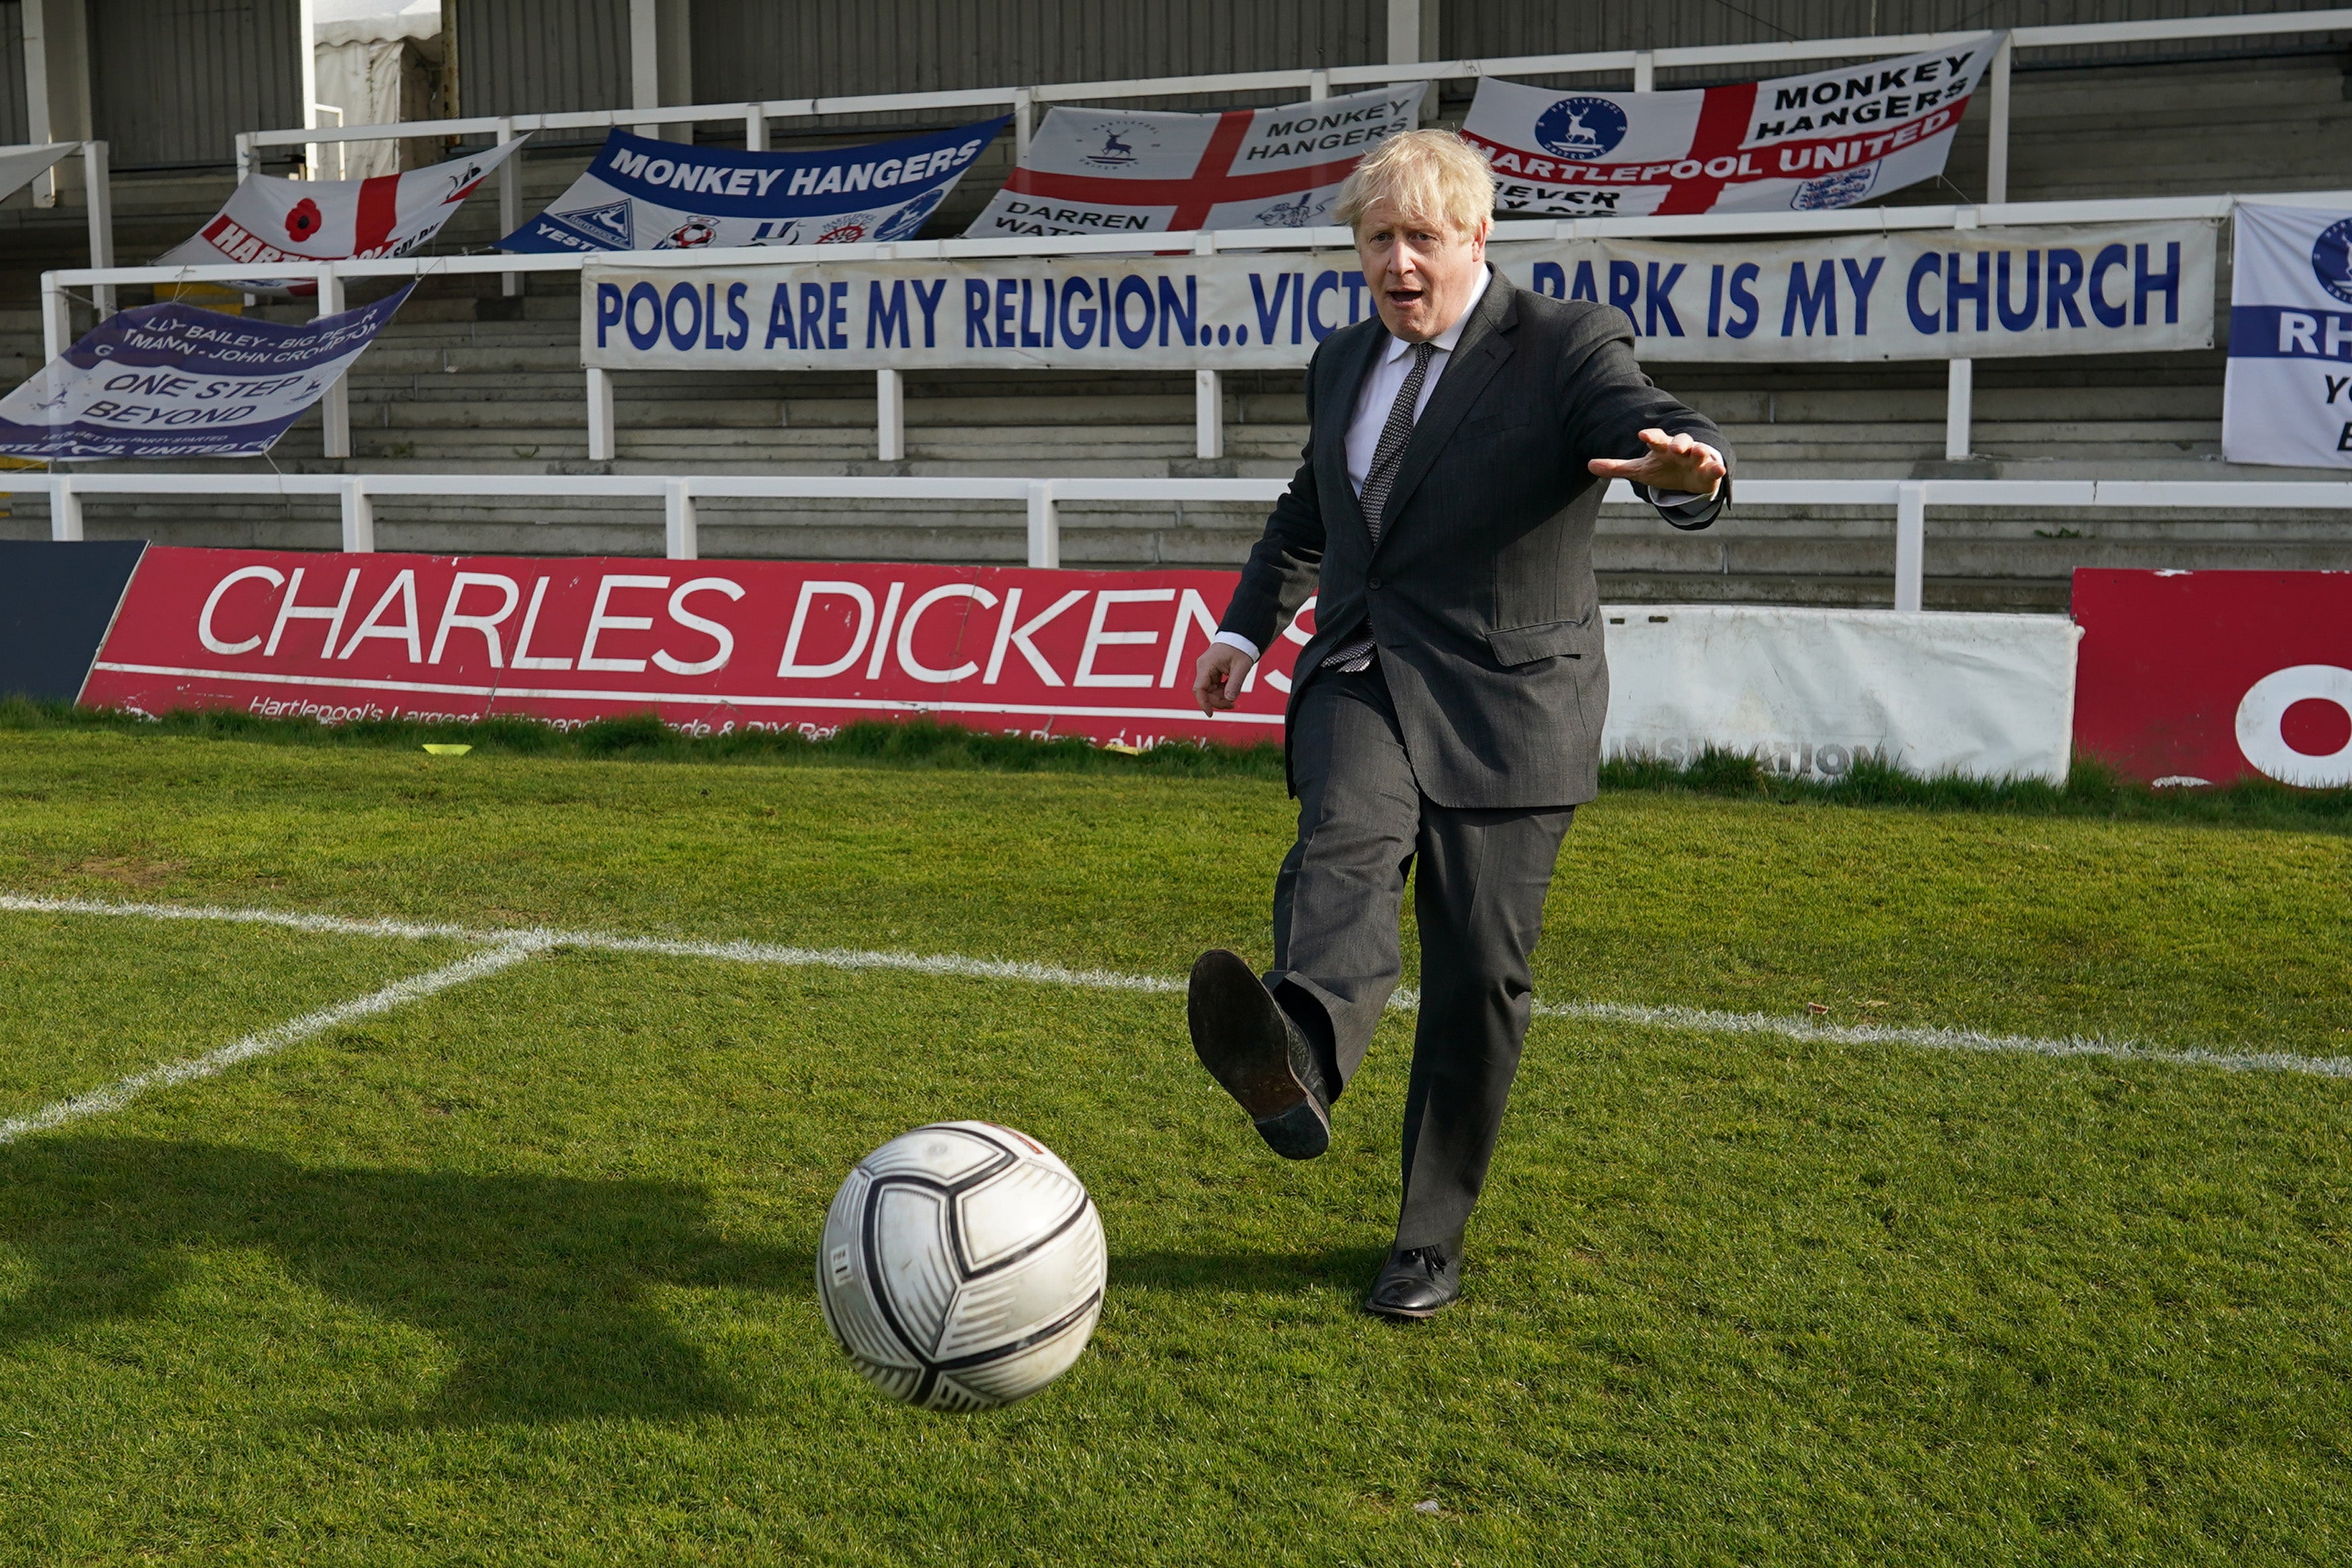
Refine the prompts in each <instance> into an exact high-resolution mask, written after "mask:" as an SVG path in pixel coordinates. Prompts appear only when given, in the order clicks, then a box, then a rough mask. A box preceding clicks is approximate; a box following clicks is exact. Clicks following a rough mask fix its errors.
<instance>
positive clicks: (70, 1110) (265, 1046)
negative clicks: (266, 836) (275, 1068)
mask: <svg viewBox="0 0 2352 1568" xmlns="http://www.w3.org/2000/svg"><path fill="white" fill-rule="evenodd" d="M541 946H542V945H541V944H539V943H535V942H530V941H528V940H524V941H509V942H505V943H502V944H500V945H499V946H496V947H492V948H490V949H488V951H486V952H481V953H476V954H474V955H472V956H469V957H465V958H460V959H458V960H457V962H456V963H454V964H446V965H444V966H443V967H440V968H438V969H435V970H432V971H431V972H429V973H427V974H423V975H412V976H411V977H408V978H407V979H405V980H395V981H394V982H393V983H392V984H391V985H389V986H386V987H384V988H383V989H382V990H380V991H371V992H370V993H369V994H367V995H366V996H364V997H358V998H353V999H352V1000H351V1001H348V1002H338V1003H336V1004H335V1005H334V1006H333V1007H331V1008H321V1009H319V1010H318V1011H317V1012H313V1013H305V1014H303V1015H302V1016H301V1017H300V1018H298V1019H289V1020H288V1021H286V1022H285V1023H281V1024H276V1025H273V1026H272V1027H270V1028H268V1029H265V1030H259V1031H258V1032H257V1033H254V1034H249V1035H247V1036H246V1037H245V1038H244V1039H242V1040H232V1041H230V1042H229V1043H228V1044H226V1045H225V1046H222V1047H221V1048H220V1049H219V1050H218V1051H206V1052H205V1054H204V1055H202V1056H192V1057H188V1058H186V1059H184V1060H183V1061H169V1062H165V1063H164V1064H163V1066H161V1067H151V1068H149V1069H147V1071H144V1072H134V1073H132V1074H131V1076H129V1077H128V1078H118V1079H116V1080H115V1081H114V1082H111V1083H110V1084H108V1085H106V1086H105V1087H104V1088H102V1089H93V1090H91V1091H90V1092H89V1093H87V1094H71V1095H68V1096H67V1097H66V1098H65V1099H63V1100H60V1101H58V1102H57V1103H55V1104H52V1105H46V1106H43V1107H42V1108H41V1109H40V1110H38V1111H36V1112H34V1113H32V1114H31V1115H29V1116H21V1117H18V1118H17V1119H16V1120H15V1121H11V1122H0V1144H13V1143H15V1142H16V1140H17V1139H19V1138H21V1137H24V1136H25V1135H26V1134H28V1133H39V1132H46V1131H47V1130H48V1129H49V1128H51V1127H61V1126H64V1125H65V1124H67V1123H68V1122H79V1121H81V1120H83V1119H84V1118H85V1117H89V1116H103V1115H105V1114H106V1113H109V1112H110V1111H119V1110H121V1109H122V1107H123V1106H125V1105H127V1104H129V1103H131V1101H133V1100H135V1099H137V1098H138V1097H139V1096H140V1095H142V1094H144V1093H146V1092H148V1091H149V1090H151V1089H169V1088H172V1087H173V1086H174V1085H176V1084H181V1083H187V1082H194V1080H196V1079H199V1078H210V1077H213V1076H214V1075H215V1074H216V1073H221V1072H226V1071H228V1070H229V1069H230V1068H232V1067H235V1066H236V1065H237V1064H238V1063H239V1062H243V1061H253V1060H254V1059H255V1058H256V1057H261V1056H269V1055H272V1054H274V1053H276V1052H278V1051H284V1050H285V1049H286V1048H287V1047H288V1046H289V1045H299V1044H300V1043H301V1042H302V1041H303V1040H310V1039H312V1038H313V1037H315V1036H318V1035H321V1034H324V1033H326V1032H327V1030H331V1029H333V1028H335V1027H336V1026H337V1025H339V1024H347V1023H350V1022H351V1021H352V1020H353V1019H363V1018H370V1017H373V1015H375V1014H377V1013H383V1012H390V1011H391V1010H392V1009H394V1008H396V1007H399V1006H401V1005H402V1004H404V1003H406V1002H414V1001H420V1000H422V999H423V998H426V997H429V996H432V995H434V994H435V993H436V992H439V991H446V990H447V989H448V988H450V987H452V986H462V985H464V984H465V983H466V982H467V980H478V979H480V978H481V977H484V976H485V975H495V974H497V973H498V972H499V970H501V969H508V968H511V967H514V966H515V965H517V964H520V963H521V962H522V961H523V960H524V959H526V958H528V957H530V956H532V955H533V954H535V953H537V952H539V951H540V950H541Z"/></svg>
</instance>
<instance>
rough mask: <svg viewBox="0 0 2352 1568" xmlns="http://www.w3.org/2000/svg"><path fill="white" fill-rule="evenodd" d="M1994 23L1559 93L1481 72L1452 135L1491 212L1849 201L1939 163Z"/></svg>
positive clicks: (1912, 179) (1923, 175) (1926, 174)
mask: <svg viewBox="0 0 2352 1568" xmlns="http://www.w3.org/2000/svg"><path fill="white" fill-rule="evenodd" d="M1999 43H2000V34H1998V33H1986V34H1984V35H1982V36H1981V37H1977V38H1974V39H1971V40H1969V41H1968V42H1966V43H1962V44H1957V45H1953V46H1951V47H1947V48H1941V49H1931V50H1929V51H1928V52H1927V53H1926V54H1921V55H1906V56H1905V57H1902V58H1900V59H1888V60H1878V61H1874V62H1872V63H1869V64H1865V65H1859V66H1846V67H1842V68H1837V69H1834V70H1826V71H1815V72H1812V73H1811V75H1808V76H1801V77H1781V78H1777V79H1775V80H1771V81H1757V82H1736V83H1733V84H1731V85H1729V86H1727V87H1710V88H1705V89H1698V90H1696V91H1688V92H1623V93H1620V92H1589V91H1582V90H1579V91H1575V92H1565V93H1563V92H1559V91H1556V90H1554V89H1550V88H1537V87H1528V86H1525V85H1523V84H1521V83H1518V82H1508V81H1501V80H1497V79H1496V78H1492V77H1488V78H1484V79H1482V80H1481V81H1480V82H1479V83H1478V96H1477V97H1476V98H1475V99H1472V100H1471V104H1470V115H1469V118H1468V119H1467V120H1465V121H1464V122H1463V126H1462V134H1463V135H1464V136H1465V138H1467V139H1468V140H1469V141H1472V142H1474V143H1475V144H1476V145H1477V146H1479V147H1482V148H1484V149H1486V153H1487V156H1488V157H1489V158H1490V159H1492V160H1493V162H1494V165H1495V174H1496V179H1497V180H1498V181H1499V182H1500V186H1499V188H1498V189H1497V190H1496V195H1495V210H1496V213H1498V214H1502V215H1504V216H1512V215H1518V214H1527V215H1533V214H1559V215H1561V216H1568V217H1592V216H1608V215H1612V214H1633V215H1647V214H1653V213H1660V214H1672V213H1779V212H1789V211H1791V210H1794V211H1798V212H1804V211H1809V210H1812V209H1815V208H1822V207H1850V206H1852V205H1853V204H1855V203H1856V202H1859V201H1862V200H1863V199H1864V198H1865V197H1869V196H1875V195H1884V194H1885V193H1887V192H1889V191H1895V190H1900V189H1901V188H1902V187H1904V186H1906V185H1911V184H1916V183H1918V182H1920V181H1922V180H1932V179H1934V178H1935V177H1936V176H1937V175H1938V174H1941V173H1942V172H1944V160H1945V158H1946V157H1947V156H1948V154H1949V153H1950V152H1951V150H1952V134H1953V131H1954V130H1955V129H1956V128H1957V127H1958V125H1959V122H1960V116H1961V114H1962V113H1964V112H1965V111H1966V110H1967V109H1968V106H1969V93H1971V92H1972V91H1974V90H1975V88H1976V84H1977V82H1978V81H1979V79H1981V78H1982V77H1983V75H1984V72H1985V69H1986V68H1987V67H1989V66H1990V64H1991V63H1992V57H1993V51H1994V47H1995V46H1997V45H1998V44H1999Z"/></svg>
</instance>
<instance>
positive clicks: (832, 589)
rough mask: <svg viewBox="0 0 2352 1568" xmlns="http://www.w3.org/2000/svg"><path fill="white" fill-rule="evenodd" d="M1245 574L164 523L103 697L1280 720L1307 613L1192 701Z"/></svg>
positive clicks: (109, 662) (534, 709)
mask: <svg viewBox="0 0 2352 1568" xmlns="http://www.w3.org/2000/svg"><path fill="white" fill-rule="evenodd" d="M689 572H690V573H693V574H694V575H688V573H689ZM1235 580H1236V578H1235V574H1234V573H1232V572H1223V571H1133V572H1084V571H1032V570H1019V569H987V568H961V567H934V566H916V565H905V566H884V565H860V566H843V565H835V564H826V565H803V564H799V563H793V562H783V561H723V562H714V561H696V562H691V563H688V562H677V561H653V560H628V559H584V560H571V561H562V562H549V561H544V560H525V559H498V558H485V557H448V556H410V555H318V554H309V553H290V552H275V551H264V550H214V549H174V548H168V547H156V548H153V549H149V550H148V551H147V553H146V555H145V557H144V558H143V559H142V561H141V563H140V567H139V570H138V571H137V572H136V573H135V574H134V575H133V577H132V579H131V586H130V588H129V589H128V590H127V591H126V592H125V594H124V598H123V604H122V611H121V614H119V615H118V616H117V618H116V621H115V624H114V629H113V630H112V632H110V633H109V635H108V637H107V641H106V644H105V646H104V647H103V648H102V649H100V653H99V658H98V663H97V666H96V668H95V669H94V670H93V671H92V673H91V675H90V679H89V684H88V685H87V686H85V688H84V691H83V701H84V702H86V703H88V704H89V705H91V706H105V707H132V708H138V709H142V710H143V711H146V712H149V713H162V712H165V711H168V710H170V709H172V708H175V707H224V706H226V707H236V708H241V709H245V710H247V711H249V712H255V713H267V714H298V715H299V714H309V715H311V716H319V717H321V718H324V719H327V720H328V721H330V722H334V721H340V720H341V719H344V718H350V717H360V716H375V717H415V718H435V717H458V718H478V717H484V716H488V715H490V714H493V713H497V714H525V715H530V716H537V717H541V718H545V719H549V720H551V721H553V722H555V723H558V724H565V725H571V724H580V723H585V722H587V721H589V720H591V719H594V718H600V717H607V716H614V715H619V714H629V713H642V712H646V711H647V710H651V711H653V712H655V713H657V714H659V715H660V716H662V718H663V719H664V720H666V721H667V722H668V723H671V724H674V725H678V726H681V727H688V728H691V729H695V730H697V731H698V732H704V733H725V732H728V731H731V730H736V729H745V728H770V729H793V730H802V731H805V732H808V733H811V734H820V733H828V732H830V731H831V730H832V729H834V728H835V727H839V726H840V725H842V724H845V723H848V722H852V721H854V720H857V719H872V718H881V719H892V718H908V717H912V716H917V715H929V716H934V717H936V718H938V719H940V721H942V722H945V723H950V724H958V725H962V726H965V727H970V728H975V729H983V730H1002V731H1008V732H1016V733H1022V734H1042V735H1081V736H1087V737H1093V738H1096V739H1099V740H1116V741H1120V742H1123V743H1126V744H1129V745H1149V744H1153V743H1156V742H1158V741H1160V740H1169V739H1187V740H1191V739H1210V740H1217V741H1222V742H1225V743H1229V744H1246V743H1254V742H1256V741H1261V740H1268V739H1274V740H1278V739H1279V738H1280V737H1281V733H1282V729H1281V719H1282V707H1283V700H1284V694H1286V692H1287V691H1288V690H1289V680H1288V674H1287V672H1288V669H1289V665H1290V662H1291V660H1292V659H1293V658H1294V657H1295V656H1296V653H1297V648H1298V647H1299V646H1300V645H1302V644H1303V643H1304V641H1305V638H1306V631H1305V629H1304V628H1293V629H1292V630H1291V631H1290V632H1288V634H1287V635H1286V636H1285V637H1283V638H1280V639H1277V640H1276V645H1275V648H1274V649H1273V650H1272V651H1271V652H1270V653H1269V655H1268V658H1267V659H1266V661H1265V664H1263V665H1262V666H1261V668H1260V670H1259V671H1258V672H1256V673H1255V674H1253V677H1252V679H1251V682H1250V685H1248V686H1247V687H1246V688H1245V689H1244V698H1243V702H1242V705H1241V706H1240V707H1239V708H1238V709H1236V710H1235V711H1234V713H1232V714H1225V715H1220V716H1217V717H1215V718H1209V717H1205V716H1202V714H1201V712H1200V711H1199V710H1198V709H1197V708H1195V707H1194V706H1192V664H1193V662H1194V661H1195V660H1197V659H1198V658H1199V656H1200V654H1201V652H1202V649H1203V648H1205V647H1206V646H1207V645H1208V641H1209V638H1210V636H1211V634H1212V633H1213V632H1214V631H1215V630H1216V622H1217V616H1218V614H1219V613H1220V612H1222V611H1223V608H1224V605H1225V602H1226V601H1227V600H1229V599H1230V598H1231V597H1232V595H1233V590H1234V582H1235ZM306 623H316V624H317V630H315V631H312V632H309V633H307V634H301V635H297V634H296V631H297V629H299V627H300V626H302V625H304V624H306ZM559 650H560V652H559ZM1257 674H1263V675H1264V676H1265V679H1264V680H1259V679H1257V678H1256V676H1257Z"/></svg>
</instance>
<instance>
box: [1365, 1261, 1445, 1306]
mask: <svg viewBox="0 0 2352 1568" xmlns="http://www.w3.org/2000/svg"><path fill="white" fill-rule="evenodd" d="M1461 1293H1462V1249H1460V1248H1459V1247H1455V1248H1451V1249H1449V1248H1444V1247H1403V1248H1399V1249H1397V1250H1395V1251H1393V1252H1391V1253H1390V1254H1389V1260H1388V1262H1387V1263H1386V1264H1384V1265H1383V1266H1382V1267H1381V1277H1380V1278H1379V1279H1377V1280H1375V1281H1372V1293H1371V1294H1370V1295H1369V1296H1367V1297H1365V1298H1364V1311H1366V1312H1372V1313H1375V1314H1377V1315H1378V1316H1381V1317H1384V1318H1408V1319H1413V1320H1419V1319H1422V1318H1433V1317H1435V1316H1436V1315H1437V1314H1438V1312H1441V1311H1442V1310H1444V1308H1445V1307H1447V1306H1450V1305H1451V1304H1452V1303H1453V1301H1454V1298H1455V1297H1457V1296H1459V1295H1460V1294H1461Z"/></svg>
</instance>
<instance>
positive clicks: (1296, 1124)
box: [1184, 947, 1331, 1160]
mask: <svg viewBox="0 0 2352 1568" xmlns="http://www.w3.org/2000/svg"><path fill="white" fill-rule="evenodd" d="M1184 1017H1185V1021H1186V1022H1187V1023H1188V1024H1189V1025H1190V1026H1191V1028H1192V1054H1193V1055H1195V1056H1197V1057H1199V1058H1200V1059H1201V1065H1202V1067H1205V1068H1207V1069H1208V1070H1209V1076H1210V1077H1212V1078H1214V1079H1215V1080H1216V1081H1217V1082H1218V1083H1219V1084H1221V1085H1223V1088H1224V1091H1225V1092H1226V1093H1228V1094H1230V1095H1232V1096H1233V1097H1234V1103H1237V1104H1239V1105H1240V1106H1241V1108H1242V1109H1243V1110H1244V1112H1246V1113H1248V1115H1249V1119H1250V1121H1251V1123H1252V1124H1254V1125H1255V1126H1256V1128H1257V1134H1258V1136H1259V1137H1261V1138H1264V1139H1265V1146H1266V1147H1267V1148H1270V1149H1272V1150H1273V1151H1274V1152H1275V1153H1276V1154H1277V1155H1281V1156H1282V1157H1283V1158H1284V1159H1286V1160H1311V1159H1313V1158H1315V1157H1316V1156H1317V1155H1320V1154H1322V1153H1323V1152H1324V1151H1325V1150H1327V1149H1328V1148H1329V1147H1330V1146H1331V1123H1330V1119H1329V1118H1328V1116H1326V1115H1325V1114H1324V1112H1323V1107H1322V1106H1321V1105H1319V1104H1318V1103H1316V1101H1315V1096H1314V1095H1312V1094H1310V1093H1308V1092H1307V1086H1306V1085H1305V1084H1304V1083H1302V1082H1299V1081H1298V1074H1297V1070H1296V1069H1295V1068H1294V1067H1293V1066H1292V1065H1291V1061H1290V1033H1289V1030H1287V1029H1286V1028H1285V1027H1284V1024H1283V1018H1282V1009H1280V1008H1279V1007H1278V1006H1277V1005H1276V1002H1275V999H1274V998H1273V997H1272V996H1271V995H1269V994H1268V993H1267V991H1266V988H1265V982H1263V981H1261V980H1260V979H1259V978H1258V977H1257V973H1256V971H1255V970H1254V969H1252V968H1251V967H1249V965H1248V964H1247V963H1246V962H1245V961H1244V959H1243V958H1242V956H1241V955H1240V954H1238V953H1231V952H1227V951H1226V950H1225V949H1223V948H1222V947H1220V948H1215V949H1213V950H1212V951H1210V952H1206V953H1203V954H1202V955H1201V957H1200V961H1199V962H1198V963H1196V964H1194V965H1193V966H1192V985H1191V987H1190V988H1189V990H1188V993H1187V995H1186V998H1185V1002H1184Z"/></svg>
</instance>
